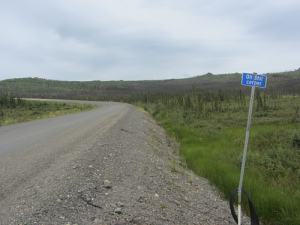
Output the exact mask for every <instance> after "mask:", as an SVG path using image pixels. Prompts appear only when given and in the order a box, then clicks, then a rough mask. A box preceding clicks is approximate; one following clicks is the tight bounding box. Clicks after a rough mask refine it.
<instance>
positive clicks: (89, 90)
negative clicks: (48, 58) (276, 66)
mask: <svg viewBox="0 0 300 225" xmlns="http://www.w3.org/2000/svg"><path fill="white" fill-rule="evenodd" d="M267 76H268V81H267V88H266V89H264V90H262V92H266V93H267V94H270V93H272V92H274V91H276V93H281V94H295V93H296V94H298V93H299V91H300V87H299V84H300V69H298V70H295V71H288V72H280V73H268V74H267ZM241 77H242V74H239V73H234V74H219V75H213V74H211V73H208V74H205V75H201V76H195V77H191V78H185V79H170V80H143V81H122V80H121V81H97V80H96V81H58V80H47V79H42V78H37V77H36V78H18V79H7V80H2V81H0V95H3V94H5V93H12V94H13V95H15V96H21V97H28V98H58V99H83V100H118V99H120V98H122V97H125V96H131V95H139V94H145V93H155V92H162V93H187V92H189V91H190V90H191V88H192V86H193V85H194V87H195V89H196V90H197V91H198V92H206V91H212V92H217V91H218V90H219V89H222V90H223V91H225V92H234V90H236V91H237V90H240V89H241V90H242V92H243V93H244V94H245V95H248V94H249V93H250V89H249V88H248V87H245V86H242V85H241Z"/></svg>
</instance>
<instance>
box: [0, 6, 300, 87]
mask: <svg viewBox="0 0 300 225" xmlns="http://www.w3.org/2000/svg"><path fill="white" fill-rule="evenodd" d="M299 26H300V1H299V0H243V1H241V0H226V1H225V0H184V1H183V0H109V1H108V0H105V1H104V0H81V1H79V0H43V1H41V0H26V1H24V0H0V80H4V79H10V78H21V77H40V78H46V79H55V80H79V81H87V80H153V79H159V80H161V79H172V78H185V77H192V76H197V75H203V74H206V73H208V72H211V73H213V74H221V73H234V72H241V73H242V72H250V73H252V72H257V73H259V74H263V73H267V72H282V71H289V70H295V69H298V68H299V67H300V27H299Z"/></svg>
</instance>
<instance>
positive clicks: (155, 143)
mask: <svg viewBox="0 0 300 225" xmlns="http://www.w3.org/2000/svg"><path fill="white" fill-rule="evenodd" d="M66 157H67V158H66ZM179 164H180V165H179ZM11 179H14V178H13V177H12V178H11ZM1 186H4V184H3V183H1ZM0 211H1V213H0V223H1V224H73V225H74V224H78V225H79V224H115V225H117V224H119V225H121V224H124V225H125V224H141V225H142V224H153V225H154V224H155V225H157V224H172V225H173V224H201V225H203V224H236V223H235V222H234V220H233V219H232V217H231V214H230V209H229V204H228V202H226V201H223V200H222V199H221V198H220V196H219V193H218V192H217V191H216V190H215V189H214V188H212V187H211V185H210V184H209V182H208V181H207V180H206V179H203V178H201V177H198V176H196V175H193V174H192V173H191V172H190V171H188V170H186V166H185V165H184V162H181V161H180V157H179V154H178V146H177V145H176V144H174V143H173V142H171V141H170V140H168V138H167V136H166V134H165V132H164V130H163V129H162V128H161V127H159V126H158V125H157V124H156V122H155V121H153V120H152V119H150V118H149V117H147V115H145V114H143V113H142V112H138V111H137V110H136V108H135V107H133V106H130V105H127V106H126V107H124V109H123V110H122V112H121V113H120V114H119V116H117V117H115V118H114V121H112V120H111V121H106V122H105V123H103V126H101V127H99V128H98V129H97V130H96V131H95V132H94V133H93V134H91V135H90V136H89V137H88V138H86V139H85V142H84V143H83V142H80V143H77V144H76V145H74V146H73V153H72V154H71V153H70V154H69V155H65V158H63V157H61V158H59V159H56V160H55V163H53V164H52V165H51V166H49V168H48V169H47V170H46V171H44V172H43V173H42V174H38V176H36V177H35V178H34V179H30V180H28V181H26V182H24V184H23V186H22V188H19V189H16V190H15V191H12V193H11V194H9V195H8V196H6V195H5V194H3V195H2V196H0ZM243 219H244V221H245V222H247V223H249V218H246V217H244V218H243ZM243 224H244V223H243Z"/></svg>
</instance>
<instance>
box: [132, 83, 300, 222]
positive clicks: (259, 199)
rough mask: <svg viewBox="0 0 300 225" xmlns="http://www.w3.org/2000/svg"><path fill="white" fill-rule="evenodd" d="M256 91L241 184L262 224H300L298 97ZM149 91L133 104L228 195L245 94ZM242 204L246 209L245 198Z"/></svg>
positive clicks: (235, 176)
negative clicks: (150, 118) (151, 117)
mask: <svg viewBox="0 0 300 225" xmlns="http://www.w3.org/2000/svg"><path fill="white" fill-rule="evenodd" d="M250 89H251V88H250ZM261 90H262V89H258V88H257V89H256V95H255V101H254V109H253V118H252V123H251V130H250V140H249V147H248V154H247V163H246V169H245V170H246V173H245V179H244V183H243V187H244V188H245V189H246V190H247V191H248V193H249V194H250V196H251V198H252V200H253V202H254V204H255V206H256V209H257V211H258V214H259V216H260V217H261V219H263V221H264V222H265V223H267V224H300V215H299V213H298V212H299V208H300V135H299V132H300V126H299V125H300V124H299V122H300V120H299V105H300V97H299V96H298V95H294V96H293V95H292V96H284V95H281V94H279V93H275V92H273V93H272V94H269V95H267V94H262V93H261ZM153 95H154V94H152V95H151V96H150V95H146V97H145V98H141V99H140V101H137V102H136V103H135V104H136V105H138V106H139V107H143V108H144V109H145V110H147V111H148V112H150V113H151V115H152V116H153V117H154V118H155V119H156V120H159V121H160V124H162V126H163V127H164V128H165V129H166V130H167V132H168V134H169V135H170V136H172V137H173V138H175V139H176V140H177V141H179V142H180V143H181V154H182V156H184V157H185V159H186V161H187V164H188V165H189V168H190V169H192V170H193V171H194V172H195V173H196V174H198V175H200V176H203V177H206V178H208V179H209V180H210V181H211V182H212V183H213V184H215V185H216V186H217V187H218V188H219V190H221V191H222V192H223V193H224V194H225V197H226V198H229V196H230V194H231V192H232V191H233V190H234V189H235V188H237V187H238V184H239V178H240V168H241V162H242V155H243V148H244V139H245V133H246V125H247V117H248V110H249V102H250V101H249V100H250V99H249V96H245V95H244V94H243V92H242V91H235V92H234V93H233V94H231V95H230V94H228V93H226V92H223V91H222V90H219V91H218V92H217V93H214V92H205V93H200V92H197V91H196V90H195V88H193V89H192V90H191V91H190V93H187V94H177V95H167V94H156V96H159V97H160V98H158V97H154V96H153ZM236 199H237V198H236ZM242 205H243V207H246V208H245V209H246V210H247V206H248V203H247V199H243V204H242Z"/></svg>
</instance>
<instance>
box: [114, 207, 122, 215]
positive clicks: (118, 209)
mask: <svg viewBox="0 0 300 225" xmlns="http://www.w3.org/2000/svg"><path fill="white" fill-rule="evenodd" d="M114 212H115V213H117V214H122V209H121V208H116V209H115V211H114Z"/></svg>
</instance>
